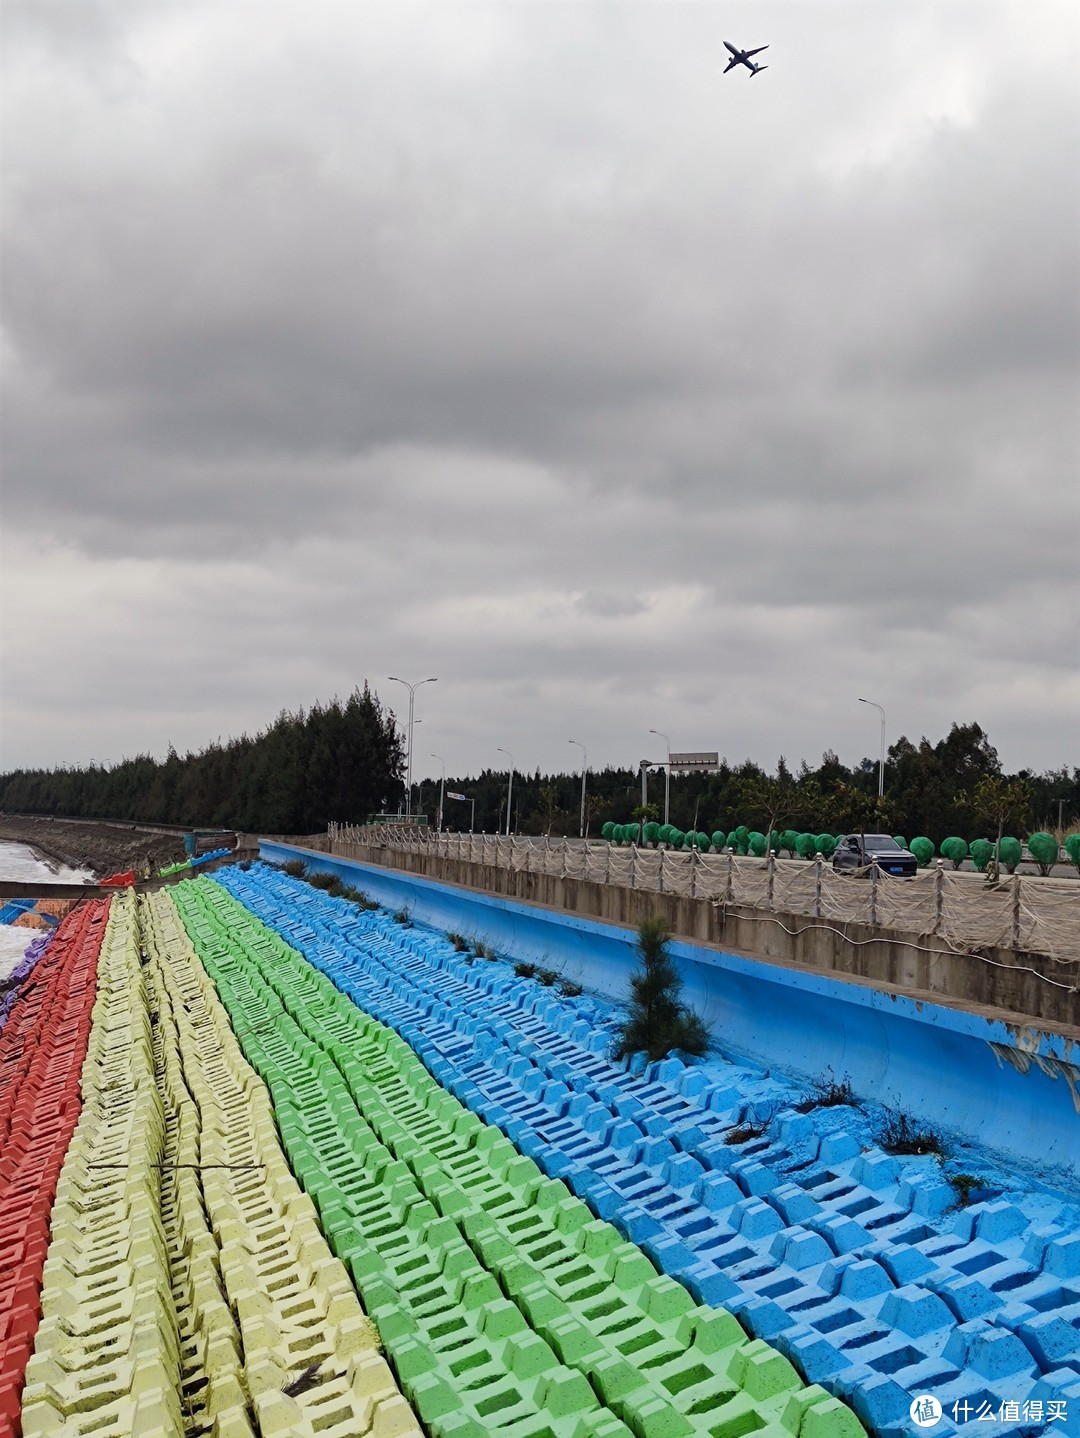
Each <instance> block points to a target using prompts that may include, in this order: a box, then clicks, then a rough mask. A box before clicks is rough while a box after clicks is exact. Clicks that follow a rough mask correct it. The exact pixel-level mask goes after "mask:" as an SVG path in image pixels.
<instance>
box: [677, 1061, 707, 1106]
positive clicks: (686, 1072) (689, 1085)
mask: <svg viewBox="0 0 1080 1438" xmlns="http://www.w3.org/2000/svg"><path fill="white" fill-rule="evenodd" d="M708 1087H709V1080H708V1078H707V1077H706V1076H705V1074H703V1073H702V1071H701V1070H700V1069H688V1068H684V1069H683V1071H682V1074H681V1076H680V1078H679V1081H678V1083H677V1084H676V1088H677V1089H678V1090H679V1092H680V1093H681V1094H682V1096H683V1098H689V1099H694V1098H697V1097H698V1096H699V1095H700V1094H702V1093H704V1092H705V1090H706V1089H707V1088H708Z"/></svg>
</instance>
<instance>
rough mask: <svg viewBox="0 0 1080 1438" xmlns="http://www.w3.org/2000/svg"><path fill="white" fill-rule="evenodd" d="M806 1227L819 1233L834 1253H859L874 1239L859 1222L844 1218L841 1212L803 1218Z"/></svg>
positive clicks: (869, 1245)
mask: <svg viewBox="0 0 1080 1438" xmlns="http://www.w3.org/2000/svg"><path fill="white" fill-rule="evenodd" d="M805 1222H806V1226H807V1228H812V1229H813V1230H814V1232H815V1233H820V1234H821V1236H822V1238H824V1240H825V1242H826V1243H827V1244H828V1245H829V1247H830V1248H831V1249H832V1250H833V1252H834V1253H861V1252H862V1251H863V1250H865V1249H867V1248H870V1247H871V1246H872V1245H873V1242H874V1240H873V1239H872V1238H871V1236H870V1234H869V1233H867V1231H866V1229H865V1228H863V1226H862V1224H861V1223H856V1222H855V1220H854V1219H853V1218H845V1217H844V1215H843V1214H842V1213H834V1214H829V1215H828V1216H827V1217H821V1216H816V1217H814V1216H812V1217H810V1218H808V1219H806V1220H805Z"/></svg>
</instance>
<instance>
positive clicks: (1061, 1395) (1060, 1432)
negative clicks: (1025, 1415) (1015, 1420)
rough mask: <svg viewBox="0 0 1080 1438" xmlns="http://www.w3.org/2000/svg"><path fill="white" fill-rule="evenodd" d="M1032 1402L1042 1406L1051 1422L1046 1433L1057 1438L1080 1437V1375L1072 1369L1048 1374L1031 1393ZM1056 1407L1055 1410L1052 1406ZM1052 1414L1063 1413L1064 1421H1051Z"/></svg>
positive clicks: (1045, 1415) (1060, 1369) (1029, 1396)
mask: <svg viewBox="0 0 1080 1438" xmlns="http://www.w3.org/2000/svg"><path fill="white" fill-rule="evenodd" d="M1028 1401H1029V1402H1036V1403H1042V1404H1043V1416H1044V1418H1047V1420H1048V1426H1047V1428H1046V1432H1047V1434H1051V1433H1053V1434H1055V1435H1056V1438H1080V1375H1078V1374H1077V1373H1076V1370H1075V1369H1072V1368H1056V1369H1054V1371H1053V1372H1052V1373H1045V1374H1043V1376H1042V1377H1041V1378H1040V1379H1039V1380H1038V1382H1037V1383H1036V1384H1035V1385H1034V1387H1033V1388H1032V1389H1031V1392H1030V1393H1029V1394H1028ZM1051 1403H1053V1404H1054V1405H1055V1408H1054V1409H1053V1410H1052V1409H1051V1408H1050V1404H1051ZM1051 1412H1058V1413H1064V1421H1062V1422H1059V1421H1058V1420H1057V1419H1056V1418H1054V1419H1049V1418H1048V1415H1049V1414H1050V1413H1051Z"/></svg>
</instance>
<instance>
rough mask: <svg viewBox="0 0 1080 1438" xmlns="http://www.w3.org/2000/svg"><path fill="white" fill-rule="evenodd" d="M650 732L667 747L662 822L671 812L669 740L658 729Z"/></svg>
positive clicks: (665, 820) (665, 821)
mask: <svg viewBox="0 0 1080 1438" xmlns="http://www.w3.org/2000/svg"><path fill="white" fill-rule="evenodd" d="M649 733H650V734H655V735H656V737H657V738H658V739H663V741H664V744H665V746H666V748H667V763H666V764H665V765H664V823H665V824H666V823H667V822H668V816H669V815H670V813H671V740H670V739H669V738H668V736H667V735H666V734H665V733H663V731H662V730H660V729H650V730H649Z"/></svg>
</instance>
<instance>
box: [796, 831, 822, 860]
mask: <svg viewBox="0 0 1080 1438" xmlns="http://www.w3.org/2000/svg"><path fill="white" fill-rule="evenodd" d="M795 852H796V854H798V855H799V857H800V858H801V859H812V858H813V857H814V855H815V854H816V853H817V839H816V838H815V837H814V835H813V834H796V836H795Z"/></svg>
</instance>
